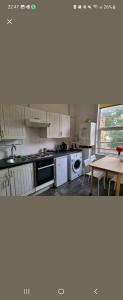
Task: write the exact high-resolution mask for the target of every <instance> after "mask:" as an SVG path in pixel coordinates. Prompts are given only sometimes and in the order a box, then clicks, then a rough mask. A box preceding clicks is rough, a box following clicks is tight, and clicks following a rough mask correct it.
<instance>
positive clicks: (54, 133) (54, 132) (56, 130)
mask: <svg viewBox="0 0 123 300" xmlns="http://www.w3.org/2000/svg"><path fill="white" fill-rule="evenodd" d="M47 122H48V123H50V124H51V125H50V126H49V127H48V128H47V138H59V137H60V114H57V113H52V112H47Z"/></svg>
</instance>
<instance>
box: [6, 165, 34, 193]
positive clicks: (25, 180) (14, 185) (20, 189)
mask: <svg viewBox="0 0 123 300" xmlns="http://www.w3.org/2000/svg"><path fill="white" fill-rule="evenodd" d="M10 178H11V193H12V196H24V195H25V196H26V195H29V194H31V193H32V192H33V191H34V171H33V163H30V164H25V165H22V166H18V167H14V168H11V169H10Z"/></svg>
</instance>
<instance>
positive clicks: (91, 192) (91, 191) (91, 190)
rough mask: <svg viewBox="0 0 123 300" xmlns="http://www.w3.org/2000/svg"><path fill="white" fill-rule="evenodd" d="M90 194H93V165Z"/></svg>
mask: <svg viewBox="0 0 123 300" xmlns="http://www.w3.org/2000/svg"><path fill="white" fill-rule="evenodd" d="M90 194H91V195H92V194H93V167H92V173H91V180H90Z"/></svg>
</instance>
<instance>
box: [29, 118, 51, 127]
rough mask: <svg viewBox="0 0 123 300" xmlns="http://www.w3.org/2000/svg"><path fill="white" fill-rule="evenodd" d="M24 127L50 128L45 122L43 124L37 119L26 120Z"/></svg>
mask: <svg viewBox="0 0 123 300" xmlns="http://www.w3.org/2000/svg"><path fill="white" fill-rule="evenodd" d="M26 125H27V126H28V127H34V128H47V127H50V125H51V124H50V123H48V122H45V121H44V122H43V121H42V120H41V119H39V118H31V119H28V120H26Z"/></svg>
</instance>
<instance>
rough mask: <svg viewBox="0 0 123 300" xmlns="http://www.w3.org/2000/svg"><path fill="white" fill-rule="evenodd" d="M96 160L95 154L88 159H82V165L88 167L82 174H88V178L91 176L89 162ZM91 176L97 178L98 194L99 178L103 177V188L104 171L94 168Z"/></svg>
mask: <svg viewBox="0 0 123 300" xmlns="http://www.w3.org/2000/svg"><path fill="white" fill-rule="evenodd" d="M95 160H96V156H95V155H92V156H91V157H90V158H88V159H85V160H84V165H85V168H88V172H87V173H86V172H85V174H84V176H86V175H87V176H88V178H89V180H90V178H91V175H92V171H91V170H90V167H89V165H90V163H91V162H93V161H95ZM93 177H94V178H96V179H97V180H98V196H99V192H100V180H101V179H102V178H103V179H104V180H103V185H104V189H105V172H103V171H96V170H94V171H93Z"/></svg>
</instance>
